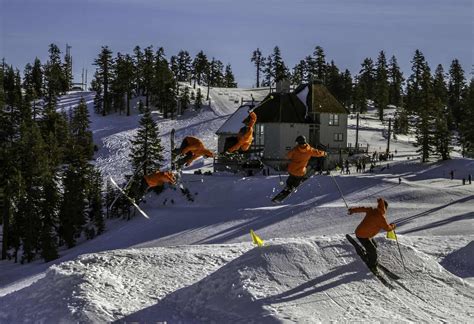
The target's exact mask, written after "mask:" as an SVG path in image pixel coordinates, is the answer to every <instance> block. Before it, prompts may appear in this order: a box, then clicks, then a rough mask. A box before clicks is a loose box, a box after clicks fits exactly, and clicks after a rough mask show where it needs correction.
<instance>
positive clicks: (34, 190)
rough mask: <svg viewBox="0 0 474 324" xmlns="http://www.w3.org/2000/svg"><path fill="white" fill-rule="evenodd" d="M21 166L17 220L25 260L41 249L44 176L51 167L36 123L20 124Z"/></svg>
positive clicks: (29, 260)
mask: <svg viewBox="0 0 474 324" xmlns="http://www.w3.org/2000/svg"><path fill="white" fill-rule="evenodd" d="M18 145H19V152H20V153H19V156H20V158H21V159H20V163H19V168H20V172H21V184H20V186H19V192H20V194H19V201H18V206H17V212H16V215H15V218H16V220H15V222H16V224H17V226H18V232H17V233H16V234H17V235H19V238H20V239H21V245H22V247H23V257H22V262H24V261H27V262H31V261H32V260H33V259H34V258H35V256H36V252H37V251H40V250H41V241H40V238H39V237H38V230H39V229H41V228H42V226H41V223H42V222H41V219H42V214H41V207H42V200H43V179H44V174H45V172H47V170H48V166H47V158H46V157H45V150H46V148H45V144H44V142H43V140H42V137H41V134H40V131H39V129H38V127H37V126H36V124H35V123H29V124H25V123H23V124H22V126H21V128H20V142H19V143H18Z"/></svg>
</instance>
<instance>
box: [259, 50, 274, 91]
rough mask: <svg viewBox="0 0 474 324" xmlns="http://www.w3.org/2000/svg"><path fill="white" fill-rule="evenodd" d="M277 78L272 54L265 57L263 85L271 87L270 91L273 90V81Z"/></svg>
mask: <svg viewBox="0 0 474 324" xmlns="http://www.w3.org/2000/svg"><path fill="white" fill-rule="evenodd" d="M274 79H275V74H274V70H273V58H272V56H271V55H268V57H267V58H266V59H265V65H264V67H263V82H262V85H263V86H266V87H270V91H271V90H272V82H273V81H274Z"/></svg>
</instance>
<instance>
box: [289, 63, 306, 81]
mask: <svg viewBox="0 0 474 324" xmlns="http://www.w3.org/2000/svg"><path fill="white" fill-rule="evenodd" d="M306 71H307V66H306V61H305V60H300V62H299V63H298V64H296V65H295V67H294V68H293V73H292V74H291V82H292V83H293V84H295V85H299V84H302V83H304V82H305V80H306V78H307V77H306Z"/></svg>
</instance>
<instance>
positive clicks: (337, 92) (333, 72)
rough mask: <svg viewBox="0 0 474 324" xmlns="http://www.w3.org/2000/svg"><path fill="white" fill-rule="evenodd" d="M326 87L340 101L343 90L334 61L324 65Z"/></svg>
mask: <svg viewBox="0 0 474 324" xmlns="http://www.w3.org/2000/svg"><path fill="white" fill-rule="evenodd" d="M325 71H326V87H327V88H328V90H329V92H331V94H332V95H333V96H334V97H335V98H336V99H337V100H339V101H341V97H342V91H343V80H342V77H341V75H340V73H339V68H338V67H337V66H336V64H335V63H334V61H331V63H330V64H329V65H328V66H327V67H326V69H325Z"/></svg>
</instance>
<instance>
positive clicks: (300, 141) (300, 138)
mask: <svg viewBox="0 0 474 324" xmlns="http://www.w3.org/2000/svg"><path fill="white" fill-rule="evenodd" d="M295 142H296V143H298V144H299V145H303V144H306V137H304V136H303V135H300V136H298V137H297V138H296V139H295Z"/></svg>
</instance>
